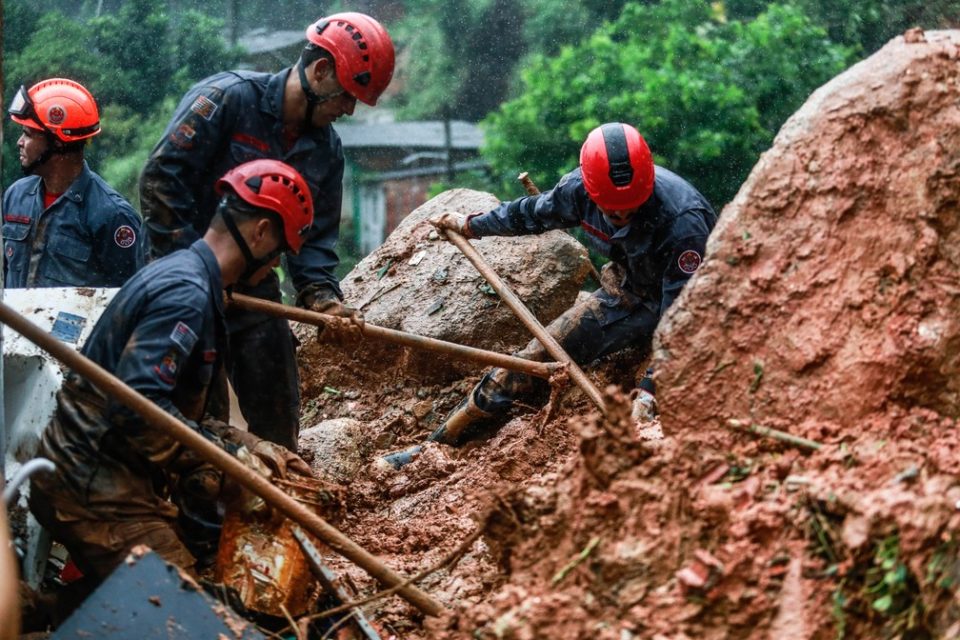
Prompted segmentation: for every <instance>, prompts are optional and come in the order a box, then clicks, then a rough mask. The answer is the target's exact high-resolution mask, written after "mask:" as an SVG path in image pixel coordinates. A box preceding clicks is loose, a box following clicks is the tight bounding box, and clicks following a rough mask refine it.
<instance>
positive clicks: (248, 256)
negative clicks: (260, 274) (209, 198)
mask: <svg viewBox="0 0 960 640" xmlns="http://www.w3.org/2000/svg"><path fill="white" fill-rule="evenodd" d="M218 213H219V214H220V217H221V218H223V224H224V225H226V227H227V231H229V232H230V235H231V236H233V241H234V242H236V243H237V246H238V247H240V253H242V254H243V260H244V262H245V263H246V268H245V269H244V271H243V273H242V274H240V282H246V281H247V280H249V279H250V278H251V277H253V274H255V273H256V272H257V271H259V270H260V269H262V268H263V267H264V266H266V265H267V264H269V263H270V261H272V260H273V259H274V258H276V257H277V256H278V255H280V254H281V253H283V250H284V248H283V246H282V245H281V246H279V247H277V248H276V249H275V250H274V251H271V252H270V253H268V254H267V255H265V256H263V257H262V258H256V257H254V255H253V252H252V251H251V250H250V245H248V244H247V241H246V239H245V238H244V237H243V234H242V233H240V228H239V227H237V221H236V220H234V219H233V214H232V213H230V205H229V204H227V200H226V199H223V200H221V201H220V206H219V210H218Z"/></svg>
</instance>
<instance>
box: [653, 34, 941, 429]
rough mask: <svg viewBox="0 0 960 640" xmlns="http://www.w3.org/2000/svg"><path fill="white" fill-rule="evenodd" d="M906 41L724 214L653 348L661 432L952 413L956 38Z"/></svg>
mask: <svg viewBox="0 0 960 640" xmlns="http://www.w3.org/2000/svg"><path fill="white" fill-rule="evenodd" d="M910 40H911V43H909V44H908V43H907V42H906V41H905V40H904V38H903V37H900V38H896V39H895V40H893V41H891V43H889V44H888V45H887V46H885V47H884V48H883V49H882V50H880V51H879V52H878V53H876V54H874V55H873V56H871V57H870V58H869V59H867V60H865V61H863V62H861V63H859V64H857V65H855V66H853V67H851V68H850V69H849V70H847V71H846V72H844V73H843V74H841V75H840V76H838V77H836V78H835V79H834V80H832V81H831V82H829V83H828V84H826V85H824V86H823V87H821V88H820V89H818V90H817V91H816V92H815V93H814V94H813V95H812V96H811V97H810V99H809V100H808V101H807V103H806V104H805V105H804V106H803V107H802V108H801V109H800V110H799V111H798V112H797V113H796V114H794V116H793V117H791V118H790V120H788V121H787V123H786V124H784V126H783V128H782V129H781V130H780V133H779V135H778V136H777V138H776V140H775V141H774V144H773V147H772V148H771V149H770V150H769V151H767V152H766V153H765V154H764V155H763V157H762V158H761V160H760V162H759V163H758V164H757V166H756V167H755V168H754V170H753V172H752V173H751V174H750V177H749V178H748V180H747V182H746V183H745V184H744V185H743V187H742V188H741V189H740V192H739V193H738V194H737V196H736V198H735V199H734V200H733V202H731V203H730V204H729V205H728V206H727V207H726V208H725V209H724V211H723V213H722V214H721V216H720V222H719V224H718V226H717V228H716V230H715V231H714V234H713V236H712V237H711V239H710V242H709V244H708V249H707V259H706V261H705V263H704V265H703V267H702V268H701V269H700V271H699V272H698V274H697V276H696V277H695V278H694V279H693V281H692V282H691V283H690V284H689V286H687V287H686V289H685V290H684V291H683V293H682V295H681V296H680V299H679V300H678V302H677V303H676V304H675V305H674V306H673V307H672V308H671V309H670V312H669V313H668V314H667V317H666V318H665V319H664V321H663V322H662V323H661V326H660V327H659V331H658V334H657V342H656V350H655V356H654V357H655V363H654V366H655V368H656V370H657V372H658V380H657V381H658V399H659V400H660V401H661V403H662V405H663V407H664V410H663V416H662V422H663V425H664V431H665V432H668V433H669V432H671V431H672V430H675V429H683V428H684V427H686V426H687V425H701V424H704V423H705V422H707V423H709V424H719V423H723V422H725V421H726V420H728V419H731V418H735V419H743V418H745V417H749V418H750V420H751V421H752V422H755V423H759V424H764V425H768V426H773V427H777V426H779V427H781V428H785V429H787V430H791V431H792V432H797V431H803V429H801V428H798V427H797V425H809V426H808V427H807V428H808V429H809V428H813V426H814V425H816V424H818V423H819V424H823V423H835V424H838V425H841V426H842V428H843V430H844V431H850V430H855V429H857V430H858V429H860V428H861V427H860V426H859V425H861V424H862V423H863V422H864V420H865V419H866V418H867V417H873V418H875V419H876V420H875V421H874V422H873V423H872V424H877V425H879V426H880V427H881V428H884V427H883V425H884V424H885V422H884V420H885V418H884V416H887V415H890V412H892V411H894V410H895V408H896V407H900V408H901V410H902V408H903V407H923V408H925V409H930V410H933V411H935V412H937V413H939V414H942V415H948V416H955V415H958V413H960V375H958V374H960V321H958V318H960V296H958V295H957V291H960V278H958V273H960V251H958V250H957V247H958V246H960V226H958V225H957V223H956V218H957V202H958V201H960V99H958V97H960V73H958V70H960V31H928V32H926V33H925V38H917V37H916V36H915V34H914V35H912V36H911V38H910ZM886 420H887V422H886V424H889V419H886ZM797 435H803V434H802V433H797Z"/></svg>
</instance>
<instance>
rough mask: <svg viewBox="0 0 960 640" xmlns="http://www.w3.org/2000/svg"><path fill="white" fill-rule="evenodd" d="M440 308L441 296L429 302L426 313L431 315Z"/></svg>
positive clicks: (441, 304)
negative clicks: (431, 302)
mask: <svg viewBox="0 0 960 640" xmlns="http://www.w3.org/2000/svg"><path fill="white" fill-rule="evenodd" d="M440 309H443V298H437V299H436V300H435V301H434V302H433V304H431V305H430V306H429V307H427V315H428V316H432V315H433V314H435V313H436V312H437V311H440Z"/></svg>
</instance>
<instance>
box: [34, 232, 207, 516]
mask: <svg viewBox="0 0 960 640" xmlns="http://www.w3.org/2000/svg"><path fill="white" fill-rule="evenodd" d="M225 337H226V327H225V326H224V318H223V284H222V279H221V274H220V267H219V265H218V264H217V261H216V258H215V257H214V255H213V252H212V251H211V250H210V248H209V247H208V246H207V244H206V243H205V242H203V241H202V240H199V241H197V242H196V243H194V244H193V246H191V247H190V248H189V249H187V250H184V251H177V252H175V253H173V254H171V255H169V256H167V257H166V258H163V259H161V260H157V261H155V262H153V263H151V264H149V265H147V266H146V267H144V268H143V269H142V270H140V271H139V272H138V273H137V274H136V275H134V276H133V277H132V278H131V279H130V280H129V281H128V282H127V283H126V284H125V285H124V286H123V287H122V288H121V289H120V291H119V292H118V293H117V295H116V297H114V299H113V300H112V301H111V302H110V304H109V305H108V306H107V308H106V310H105V311H104V312H103V315H102V316H101V317H100V320H99V321H98V322H97V324H96V326H95V327H94V329H93V331H92V332H91V334H90V337H89V339H88V340H87V342H86V343H85V344H84V346H83V349H82V350H81V353H83V355H85V356H86V357H88V358H90V359H91V360H93V361H94V362H96V363H97V364H99V365H100V366H102V367H104V368H105V369H106V370H107V371H110V372H111V373H113V374H114V375H115V376H117V377H118V378H120V379H121V380H122V381H123V382H125V383H126V384H127V385H129V386H130V387H132V388H133V389H135V390H136V391H139V392H140V393H142V394H143V395H145V396H146V397H147V398H149V399H150V400H152V401H153V402H155V403H156V404H158V405H159V406H160V407H162V408H163V409H164V410H165V411H167V412H168V413H170V414H172V415H174V416H175V417H177V418H179V419H180V420H181V421H183V422H185V423H186V424H188V425H189V426H191V427H192V428H194V429H197V430H199V431H201V432H203V431H202V430H201V429H200V428H199V427H198V426H197V421H199V420H200V419H201V417H202V415H203V412H204V406H205V404H206V397H207V390H208V387H209V385H210V383H211V381H212V380H214V379H215V375H216V374H217V369H218V368H219V367H220V366H222V359H223V357H224V356H225V349H226V347H225ZM204 435H205V436H207V437H209V438H210V439H211V440H214V441H216V438H214V437H212V435H210V434H206V433H204ZM40 452H41V453H40V454H41V455H43V456H45V457H48V458H50V459H51V460H53V461H54V462H55V463H56V465H57V473H56V476H57V477H56V483H55V486H54V487H52V488H53V489H55V492H56V494H57V495H60V496H63V495H69V496H72V497H73V498H74V499H75V500H76V509H77V510H78V512H81V511H83V512H85V511H86V510H91V509H92V510H97V509H108V510H113V511H116V512H118V513H119V512H123V513H152V514H155V515H156V514H159V513H166V514H168V515H169V513H173V511H172V507H171V506H170V505H169V504H168V503H166V501H165V500H164V499H163V498H162V497H161V496H162V492H158V491H157V490H155V487H158V486H161V484H162V483H163V482H164V477H165V476H164V474H166V473H167V472H169V471H171V470H173V471H175V470H176V463H177V460H178V459H179V458H180V456H181V454H182V447H181V446H180V445H178V444H177V443H176V442H175V441H174V440H172V439H170V438H167V437H166V436H164V435H162V434H161V433H158V432H156V431H155V430H154V429H152V428H150V427H149V426H148V425H146V424H145V423H144V422H143V420H142V419H140V418H139V417H138V416H137V415H136V414H135V413H134V412H132V411H130V410H129V409H127V408H126V407H124V406H123V405H121V404H120V403H118V402H116V401H115V400H114V399H112V398H110V397H106V396H104V395H103V394H102V393H101V392H100V391H99V390H97V389H96V388H95V387H94V386H92V385H91V384H90V383H89V382H88V381H87V380H86V379H84V378H82V377H80V376H78V375H76V374H74V373H70V374H69V375H68V377H67V380H66V382H65V384H64V387H63V389H62V390H61V391H60V393H59V395H58V397H57V414H56V417H55V419H54V420H53V421H52V422H51V424H50V426H49V427H48V428H47V430H46V431H45V432H44V435H43V439H42V441H41V447H40ZM48 489H49V487H48ZM67 504H69V501H67ZM58 508H60V509H61V510H62V509H63V508H64V507H63V505H62V504H61V505H60V506H59V507H58Z"/></svg>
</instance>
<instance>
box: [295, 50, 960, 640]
mask: <svg viewBox="0 0 960 640" xmlns="http://www.w3.org/2000/svg"><path fill="white" fill-rule="evenodd" d="M958 70H960V33H957V32H933V33H927V34H923V33H922V32H913V33H908V34H907V35H906V36H905V37H901V38H898V39H896V40H894V41H893V42H891V43H890V44H889V45H888V46H887V47H885V48H884V49H883V50H882V51H881V52H879V53H878V54H876V55H875V56H873V57H871V58H870V59H869V60H867V61H865V62H863V63H861V64H859V65H857V66H855V67H854V68H852V69H851V70H849V71H848V72H846V73H845V74H843V75H842V76H840V77H838V78H837V79H835V80H834V81H832V82H831V83H829V84H828V85H826V86H825V87H823V88H821V89H820V90H818V92H817V93H815V94H814V95H813V96H812V97H811V99H810V101H809V102H808V103H807V105H805V106H804V108H803V109H801V111H800V112H798V114H797V115H795V116H794V117H793V118H792V119H791V120H790V121H789V122H788V123H787V125H785V126H784V129H783V130H782V131H781V134H780V136H779V137H778V139H777V141H776V142H775V143H774V147H773V149H771V151H769V152H767V154H765V155H764V157H763V159H762V160H761V162H760V163H759V164H758V166H757V168H755V170H754V172H753V174H751V177H750V179H748V181H747V183H746V184H745V185H744V188H743V189H742V190H741V192H740V193H739V194H738V196H737V198H736V199H735V201H734V202H733V203H731V205H730V206H728V207H727V208H726V209H725V210H724V212H723V214H722V215H721V223H720V225H719V227H718V229H717V230H716V232H715V234H714V236H713V238H712V239H711V243H710V247H709V248H708V255H707V259H706V261H705V263H704V266H703V267H702V271H701V272H700V273H698V274H697V276H696V278H695V279H694V281H693V282H692V283H691V285H690V286H688V287H687V289H686V290H685V291H684V293H683V295H682V296H681V298H680V300H679V301H678V303H677V304H676V305H675V306H674V308H673V309H672V310H671V312H670V314H669V315H668V317H667V318H666V319H665V321H664V322H663V323H662V325H661V327H660V331H659V333H658V341H657V350H656V352H655V357H654V363H655V366H656V367H657V378H658V382H659V383H660V384H661V390H662V394H661V399H662V406H663V416H662V420H663V432H664V437H663V438H661V439H652V440H650V439H642V438H638V437H637V434H636V430H635V428H634V426H633V425H632V424H631V423H630V421H629V420H628V419H627V418H626V415H625V414H620V415H619V418H618V417H617V414H616V412H615V416H614V419H613V420H611V421H609V422H606V423H602V422H601V421H600V420H599V418H598V416H597V413H596V411H595V410H594V409H593V408H592V407H591V406H590V405H589V404H588V403H587V401H586V399H585V397H584V396H583V394H582V393H580V392H579V391H576V390H571V391H569V392H567V393H566V394H565V395H563V396H562V400H560V401H559V406H557V407H556V408H555V411H554V412H553V413H551V414H550V416H551V417H550V418H549V419H547V420H544V416H545V415H546V414H545V412H543V411H538V410H537V409H536V408H533V407H530V408H528V410H526V411H523V410H521V412H520V415H518V416H516V417H514V418H513V419H512V420H511V421H510V422H509V423H508V424H507V425H506V426H505V427H504V428H503V429H502V430H500V431H499V432H498V433H497V434H496V435H494V436H492V437H491V438H489V439H487V440H485V441H482V442H479V443H476V444H473V445H469V446H467V447H464V448H463V449H460V450H453V449H450V448H447V447H441V446H431V447H428V449H427V451H426V454H425V455H423V456H422V457H421V458H420V459H419V460H417V461H416V462H414V463H413V464H411V465H409V466H408V467H406V468H405V469H404V470H403V471H402V472H400V473H383V472H379V471H376V470H375V468H374V466H373V465H371V464H370V462H371V461H372V460H373V459H374V458H375V457H376V456H378V455H381V454H383V453H386V452H388V451H391V450H394V449H397V448H399V447H402V446H405V445H407V444H411V443H415V442H419V441H421V440H422V439H423V438H424V437H425V436H426V435H427V434H428V433H429V432H430V431H431V430H432V429H433V428H434V427H435V426H436V424H437V421H438V420H440V419H441V418H442V416H443V415H444V414H445V413H446V412H447V411H448V410H449V409H450V408H452V407H453V406H454V405H455V404H456V402H457V401H459V399H460V398H461V397H462V396H463V394H464V393H465V392H466V391H467V390H468V389H469V388H470V387H471V385H472V384H473V383H474V382H476V380H477V376H478V375H479V373H480V369H479V368H478V369H477V373H476V375H474V376H472V377H471V376H468V377H466V378H463V379H459V378H452V379H451V378H449V377H443V378H442V379H436V378H433V377H431V376H430V375H427V374H426V373H424V371H421V370H419V369H418V368H417V367H405V366H404V360H403V359H402V358H401V359H399V360H398V359H396V358H390V359H386V358H378V357H377V353H376V349H375V348H374V349H371V348H370V347H369V346H368V347H364V348H363V349H362V350H359V349H360V348H359V347H358V350H357V351H355V352H354V355H356V356H358V357H351V350H350V348H345V347H342V346H339V347H337V348H331V347H330V346H329V345H324V344H322V343H318V342H316V341H315V340H313V339H312V338H310V337H309V336H308V334H309V331H307V330H305V329H303V328H300V329H298V333H299V335H300V336H301V339H302V341H303V343H304V344H303V347H302V351H301V355H302V374H303V385H304V398H305V399H306V401H307V414H306V415H305V417H304V421H303V426H304V427H305V428H308V427H313V426H314V425H316V424H317V423H318V422H320V421H322V420H324V419H330V418H346V417H349V418H353V419H354V420H355V421H356V422H354V423H350V424H351V426H350V428H342V426H341V427H340V428H339V429H340V430H339V431H338V435H336V436H335V437H332V438H319V437H318V436H317V434H316V432H313V434H312V435H311V434H310V433H308V434H307V436H305V438H304V441H303V442H302V443H301V449H302V452H303V454H304V455H305V456H307V457H310V458H312V462H313V464H314V467H315V468H318V469H323V468H324V466H325V465H326V464H328V462H329V460H330V458H331V455H332V454H331V451H335V450H336V448H337V446H339V447H340V449H341V450H342V451H347V452H349V453H350V455H351V456H353V460H352V462H351V463H350V466H349V468H347V469H346V470H344V467H338V473H341V474H342V475H341V477H342V479H344V480H346V481H347V482H348V488H349V491H348V494H347V495H348V498H347V500H348V503H347V505H346V515H345V516H344V518H343V519H342V520H341V521H340V522H338V523H337V524H338V526H340V527H342V528H343V529H344V531H345V532H347V533H348V534H349V535H350V536H352V537H353V538H354V539H356V540H357V541H358V542H359V543H360V544H362V545H364V546H365V547H367V548H369V549H371V550H372V551H374V552H375V553H377V554H378V555H380V556H381V557H382V558H383V559H384V560H385V561H386V562H387V563H388V564H390V565H391V566H392V567H394V568H396V569H398V570H400V571H402V572H404V573H405V574H408V575H412V574H415V573H417V572H419V571H421V570H422V569H424V568H428V567H430V566H432V565H434V564H435V563H436V562H437V561H438V560H439V559H440V558H442V557H444V556H445V555H446V554H447V553H449V552H450V551H451V550H453V549H455V548H457V546H458V545H459V544H460V542H461V541H462V540H463V539H465V538H466V537H467V536H468V535H469V533H470V532H471V531H473V530H474V528H475V527H477V526H478V523H479V524H482V526H483V527H484V535H483V536H482V537H481V538H480V539H478V540H477V541H476V542H475V543H474V544H473V546H472V547H471V548H470V549H469V551H468V552H467V553H466V555H465V556H464V557H463V558H462V559H460V561H459V562H457V564H456V565H455V566H453V567H452V568H447V569H442V570H440V571H438V572H436V573H434V574H432V575H431V576H429V577H428V578H426V579H425V580H424V581H423V582H422V583H421V584H422V586H423V588H424V589H426V590H427V591H428V592H430V593H432V594H433V595H434V596H436V597H437V598H438V599H440V600H441V601H443V602H444V604H446V605H447V606H448V607H449V609H450V613H449V615H446V616H444V617H442V618H440V619H428V620H423V619H422V618H421V617H420V616H419V615H418V614H417V612H416V611H415V610H413V609H412V608H411V607H409V606H408V605H406V604H404V603H403V602H402V601H401V600H399V599H396V598H394V599H390V600H386V601H381V602H378V603H376V604H373V605H371V606H370V607H368V610H369V611H370V612H371V613H372V615H373V616H374V618H375V619H377V620H378V621H379V622H380V623H381V624H382V625H383V627H384V628H385V629H386V630H389V631H392V632H393V633H395V635H396V636H397V637H401V638H518V639H527V638H571V639H572V638H610V639H629V638H652V639H667V638H670V639H680V638H823V639H827V638H837V637H846V638H898V637H902V638H957V637H960V607H958V604H960V598H958V595H957V593H958V592H957V585H958V581H960V562H958V549H957V546H958V533H960V511H958V508H960V435H958V429H957V424H956V419H957V416H958V415H960V402H958V400H957V398H958V394H957V392H956V389H957V388H958V387H957V382H956V381H957V377H956V372H957V371H958V367H960V365H958V363H960V347H958V345H960V325H958V323H957V322H956V317H957V313H960V277H958V270H960V259H958V257H957V256H958V254H957V252H956V234H957V229H958V224H957V219H958V209H960V155H958V153H960V152H958V149H960V145H958V144H957V142H958V138H957V136H958V133H957V132H958V131H960V78H958ZM640 365H641V363H639V362H637V359H636V357H635V356H631V354H621V355H620V356H618V357H617V358H615V359H613V360H610V361H607V362H604V363H600V364H598V365H596V366H593V367H590V369H589V370H590V372H591V375H592V376H593V377H594V379H595V380H597V381H598V383H599V384H600V385H601V386H602V387H604V386H606V385H607V384H608V383H612V384H614V385H620V386H624V387H626V388H630V386H631V385H632V381H633V377H634V375H635V371H636V368H637V367H638V366H640ZM610 393H611V395H610V396H609V397H610V400H611V402H612V403H613V404H614V405H615V406H618V407H623V406H625V403H624V399H623V397H622V394H621V393H620V392H619V391H617V390H616V388H615V387H613V388H612V391H611V392H610ZM341 424H342V423H341ZM751 425H756V426H764V427H774V428H777V429H780V430H782V431H785V432H790V433H792V434H794V435H799V436H803V437H804V438H807V439H808V442H799V443H798V442H793V443H786V442H783V441H782V440H779V439H776V438H773V437H769V436H758V435H757V434H753V433H747V432H746V431H745V429H744V428H743V427H744V426H746V427H750V426H751ZM338 439H339V441H340V442H339V445H337V444H336V442H337V441H338ZM321 441H323V442H322V443H321ZM331 441H333V442H334V446H333V447H332V448H331V445H330V442H331ZM338 564H339V566H340V567H341V568H342V569H343V570H344V571H346V572H348V573H349V575H350V576H351V578H352V580H353V582H354V583H355V584H356V586H357V587H358V589H359V590H360V591H361V592H364V593H369V592H372V591H373V590H374V589H375V585H373V584H372V583H371V581H370V580H368V579H367V578H366V577H365V576H364V575H363V574H362V572H360V571H359V570H357V569H353V568H351V567H349V566H346V565H345V563H342V562H340V563H338Z"/></svg>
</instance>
